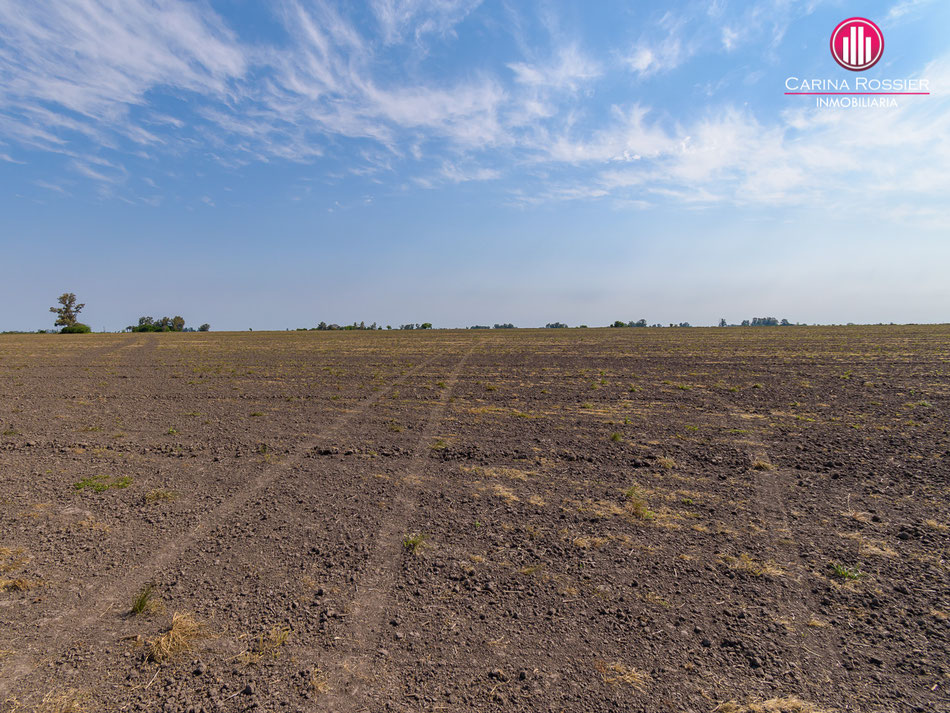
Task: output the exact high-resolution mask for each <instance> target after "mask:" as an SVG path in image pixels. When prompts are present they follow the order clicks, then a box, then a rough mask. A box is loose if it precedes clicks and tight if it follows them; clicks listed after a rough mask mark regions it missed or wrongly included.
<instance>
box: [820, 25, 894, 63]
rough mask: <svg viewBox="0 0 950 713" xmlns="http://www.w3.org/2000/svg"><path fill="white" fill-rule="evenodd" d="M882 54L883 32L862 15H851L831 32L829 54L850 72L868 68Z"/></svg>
mask: <svg viewBox="0 0 950 713" xmlns="http://www.w3.org/2000/svg"><path fill="white" fill-rule="evenodd" d="M882 54H884V33H882V32H881V28H880V27H878V26H877V25H875V24H874V23H873V22H871V21H870V20H867V19H865V18H863V17H852V18H849V19H847V20H845V21H844V22H842V23H841V24H840V25H838V26H837V27H836V28H835V31H834V32H832V33H831V56H832V57H834V58H835V62H837V63H838V64H840V65H841V66H842V67H844V68H845V69H850V70H851V71H852V72H863V71H864V70H865V69H870V68H871V67H873V66H874V65H875V64H877V62H878V60H879V59H881V55H882Z"/></svg>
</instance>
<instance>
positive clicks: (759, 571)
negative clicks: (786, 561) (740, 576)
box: [720, 553, 785, 577]
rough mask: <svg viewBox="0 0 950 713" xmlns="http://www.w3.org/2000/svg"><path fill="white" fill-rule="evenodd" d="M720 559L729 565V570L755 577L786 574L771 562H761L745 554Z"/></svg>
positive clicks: (722, 556)
mask: <svg viewBox="0 0 950 713" xmlns="http://www.w3.org/2000/svg"><path fill="white" fill-rule="evenodd" d="M720 559H721V560H722V561H723V562H724V563H725V564H726V565H728V567H729V569H734V570H738V571H740V572H747V573H748V574H751V575H752V576H753V577H781V576H782V575H783V574H785V570H783V569H782V568H781V567H779V566H778V565H777V564H776V563H775V562H772V561H771V560H769V561H767V562H759V561H758V560H755V559H753V558H752V557H751V556H749V555H747V554H745V553H743V554H741V555H739V556H738V557H732V556H731V555H720Z"/></svg>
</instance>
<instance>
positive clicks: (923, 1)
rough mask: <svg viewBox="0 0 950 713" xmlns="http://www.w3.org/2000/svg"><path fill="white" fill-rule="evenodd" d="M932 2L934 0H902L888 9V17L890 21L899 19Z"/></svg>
mask: <svg viewBox="0 0 950 713" xmlns="http://www.w3.org/2000/svg"><path fill="white" fill-rule="evenodd" d="M932 2H933V0H902V1H901V2H898V3H895V4H894V5H892V6H891V8H890V10H888V11H887V19H888V20H889V21H894V20H899V19H900V18H902V17H904V16H905V15H909V14H911V13H913V12H916V11H917V10H919V9H920V8H922V7H924V6H925V5H930V4H931V3H932Z"/></svg>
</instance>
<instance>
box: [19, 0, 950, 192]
mask: <svg viewBox="0 0 950 713" xmlns="http://www.w3.org/2000/svg"><path fill="white" fill-rule="evenodd" d="M918 4H919V3H913V2H911V1H910V0H908V1H907V2H904V3H900V4H898V5H895V6H894V7H893V8H892V12H896V13H898V14H903V13H906V12H907V11H909V8H910V7H911V6H914V7H916V6H917V5H918ZM687 5H688V6H687V8H686V10H689V7H690V6H689V4H687ZM814 6H815V3H811V4H804V5H803V4H799V3H791V2H788V1H787V0H772V1H771V2H767V3H764V4H759V5H756V6H755V7H751V8H748V7H741V8H738V9H732V10H730V8H729V7H727V4H726V3H724V2H720V3H715V4H713V5H710V6H708V8H707V10H706V11H707V13H708V16H707V19H711V20H712V21H713V27H714V28H715V29H716V31H714V32H710V31H708V30H709V27H708V26H705V27H703V28H702V32H699V31H698V29H697V25H696V23H697V22H701V21H703V17H704V14H703V13H701V12H698V10H700V9H702V8H703V6H702V5H701V4H699V3H696V4H695V7H693V9H695V10H697V12H695V13H692V14H690V12H679V13H674V12H673V11H665V12H663V13H662V14H660V15H659V16H652V17H651V19H650V20H649V21H648V22H646V23H645V24H642V34H641V36H640V38H639V40H638V41H637V42H636V43H635V44H633V45H632V46H631V45H627V46H625V47H622V48H620V49H617V48H609V47H608V48H598V49H599V52H596V53H595V52H592V51H591V50H590V46H591V45H590V44H589V43H585V42H584V41H583V40H582V38H580V37H579V36H576V35H574V34H571V33H568V32H565V31H564V30H563V26H562V25H559V23H557V22H555V21H554V20H552V19H551V18H550V17H546V18H542V20H543V21H542V23H541V24H542V25H544V31H543V32H541V33H539V34H540V36H541V38H542V39H540V40H538V41H536V42H535V44H531V42H530V41H529V38H528V36H527V34H526V33H525V32H524V31H523V28H522V27H521V24H520V23H521V22H522V20H521V19H518V20H517V21H516V22H512V23H511V24H512V26H513V27H514V28H515V29H512V30H511V35H512V39H513V40H514V41H513V44H514V45H515V48H516V49H515V50H512V51H511V53H510V54H509V55H506V56H504V57H500V58H497V61H495V62H490V61H487V60H486V61H475V62H473V63H471V64H470V65H466V66H464V67H463V69H462V70H461V71H454V72H441V73H434V72H432V71H431V67H429V66H427V65H426V64H425V63H424V62H418V61H415V60H414V61H406V62H402V60H404V59H405V58H406V56H407V54H409V55H413V53H415V51H416V49H417V48H419V47H422V48H423V52H422V55H423V56H424V55H425V54H426V51H425V49H426V48H428V46H429V45H427V44H426V43H432V46H433V47H435V46H446V45H445V43H448V42H451V41H452V40H453V39H456V33H457V32H458V30H459V28H460V27H462V26H463V25H462V23H466V24H465V27H470V26H475V27H479V28H480V29H481V30H484V29H485V28H484V27H482V26H480V25H479V24H478V23H479V22H481V19H480V15H479V13H480V12H481V10H482V7H481V6H480V4H479V2H476V0H454V1H452V2H436V1H435V0H401V1H400V0H376V2H374V3H372V4H371V6H370V7H369V8H368V10H366V11H368V12H369V13H370V15H369V17H370V20H369V21H366V17H365V13H364V16H363V18H362V21H361V20H360V19H359V18H358V17H357V14H356V11H355V10H354V9H353V8H352V7H350V6H349V5H346V4H342V3H337V4H334V3H331V2H328V1H327V2H324V1H318V0H279V2H277V3H276V4H275V5H274V6H273V13H274V18H275V19H276V21H277V23H278V24H279V26H280V27H281V29H282V31H283V35H282V36H281V37H280V38H279V40H278V39H273V38H272V40H270V41H257V42H255V43H250V42H248V41H246V40H244V39H242V38H241V36H240V35H239V33H238V32H237V31H235V30H234V29H232V28H231V27H230V26H229V25H228V24H227V22H226V21H225V20H224V19H223V18H222V17H220V16H219V15H218V14H216V13H215V12H214V10H213V9H212V8H211V6H210V5H206V4H193V3H186V2H184V1H183V0H124V1H123V2H118V1H117V0H56V1H55V2H54V0H34V1H33V2H27V1H26V0H0V78H2V79H3V81H2V82H0V137H3V138H4V139H5V140H6V141H7V142H8V145H9V146H11V147H13V146H17V145H18V146H24V147H28V148H32V149H41V150H45V151H50V152H54V153H57V154H61V155H62V156H63V158H64V162H65V165H66V166H67V167H68V168H69V170H71V171H72V172H73V173H74V174H75V175H77V176H81V177H83V178H84V179H88V180H91V181H94V182H97V183H99V184H101V185H102V186H104V187H105V189H107V190H112V191H114V190H116V187H117V186H121V185H122V184H124V183H125V182H127V181H128V179H129V176H130V175H132V174H130V170H129V169H128V168H127V160H130V157H132V156H143V155H145V156H149V157H152V156H162V155H166V154H183V153H186V152H189V151H191V152H195V151H200V152H203V155H205V156H207V157H210V158H211V159H212V160H215V161H217V162H218V163H220V164H221V165H223V166H226V167H231V168H237V167H240V166H245V165H247V164H251V163H263V162H272V161H293V162H306V163H312V162H318V161H322V160H327V159H328V158H330V157H333V156H334V155H339V154H340V153H343V152H345V154H346V156H347V158H348V165H347V166H346V167H345V168H344V169H342V170H340V173H341V174H346V175H350V176H360V177H362V178H364V179H365V180H367V181H374V182H381V181H382V180H383V177H385V176H390V177H392V178H393V182H396V183H398V184H400V185H404V184H405V183H406V181H407V180H408V181H412V180H414V179H417V180H415V182H416V184H418V185H428V186H435V185H443V186H444V185H450V184H460V183H466V182H471V181H500V180H501V179H504V178H505V177H506V176H508V175H517V176H523V177H524V178H525V179H526V180H525V181H523V182H522V185H519V187H518V188H517V200H518V201H521V202H530V200H533V199H532V198H530V195H529V193H530V191H529V186H530V185H531V184H532V183H534V185H535V186H536V188H535V190H534V192H533V196H534V199H537V200H555V201H556V200H603V199H613V200H616V201H622V202H624V203H625V204H628V205H635V206H638V207H642V206H643V205H646V204H647V203H649V202H652V201H659V200H671V201H677V202H680V203H684V204H688V205H691V206H697V205H709V204H713V203H716V202H730V203H735V204H743V205H746V204H767V205H789V204H800V203H804V202H807V201H808V200H810V199H814V198H816V197H819V196H823V195H824V196H827V195H829V194H833V193H834V191H835V189H836V188H838V187H840V188H841V195H848V194H849V192H850V191H852V190H858V189H857V188H854V187H855V186H859V187H860V190H862V191H865V192H873V193H874V194H876V195H889V196H890V195H893V194H895V192H899V191H898V188H897V187H898V186H909V185H913V186H917V187H919V190H921V191H924V192H925V193H926V194H927V195H934V193H933V192H934V190H948V191H950V184H948V182H947V180H946V179H945V178H944V177H943V175H942V173H941V171H940V170H939V169H937V168H934V165H935V164H934V161H935V160H936V159H937V158H940V157H944V158H946V159H947V160H948V161H950V155H948V154H947V149H946V144H945V143H943V142H942V141H938V142H937V145H934V141H933V137H934V132H935V131H938V130H939V131H944V135H950V126H948V125H947V120H946V118H945V117H946V116H947V112H943V113H941V111H940V108H941V107H944V108H945V107H946V98H945V97H944V98H941V97H936V96H935V97H934V98H933V100H932V101H931V102H930V104H929V105H925V104H912V103H911V102H907V103H906V106H902V107H901V108H900V109H899V110H894V111H890V112H886V113H880V114H875V115H874V117H873V119H872V120H870V121H868V122H865V123H863V124H862V125H861V128H860V129H859V130H857V131H855V130H853V129H850V128H848V127H849V123H848V122H847V121H846V120H845V119H844V118H839V117H837V115H836V114H834V113H833V112H832V113H829V114H827V115H825V114H818V113H814V112H811V113H809V112H803V111H798V112H792V111H786V112H783V113H780V114H777V115H776V114H773V115H771V116H768V117H762V116H757V115H756V113H755V111H754V110H752V109H750V108H747V107H745V108H741V109H738V108H735V106H736V104H735V103H734V102H725V101H723V102H718V103H717V102H711V103H708V104H706V105H704V106H703V108H702V109H703V110H702V112H699V111H696V110H693V111H691V112H690V113H688V114H682V115H679V116H673V115H671V114H670V113H669V112H668V111H667V110H665V109H664V108H663V107H662V106H661V105H660V102H661V99H660V98H658V97H655V96H652V95H650V94H647V93H643V92H641V91H640V90H639V88H637V89H636V91H634V92H632V93H631V92H628V93H627V94H628V96H629V97H630V98H628V99H627V100H626V101H600V102H599V103H596V102H594V101H592V97H595V96H596V94H597V92H598V91H600V89H601V88H602V87H603V86H604V85H605V84H607V85H609V84H610V82H611V81H614V82H615V81H616V80H617V78H618V77H622V78H623V79H625V80H626V81H628V82H629V78H630V72H631V71H632V72H633V73H634V74H636V75H637V76H638V77H640V78H642V79H644V80H646V79H649V78H656V77H660V76H663V77H664V80H665V79H666V75H670V74H671V73H673V72H675V71H676V70H677V69H679V68H680V67H682V66H683V65H685V64H687V63H689V62H692V61H694V60H695V58H696V56H698V55H699V54H702V53H713V52H719V53H722V52H727V51H728V52H737V51H740V50H741V48H742V47H743V45H745V44H748V43H750V42H752V41H753V40H754V39H755V38H757V37H758V38H760V39H761V38H766V39H764V40H762V41H763V42H766V44H767V46H772V45H774V44H775V43H780V42H781V38H782V32H779V31H778V30H777V29H776V28H780V27H782V25H783V23H787V22H789V21H790V20H791V19H793V18H795V17H799V16H801V15H802V14H807V13H809V12H811V11H812V10H813V9H814ZM737 7H738V6H737ZM905 7H906V8H907V9H902V8H905ZM681 10H682V8H681ZM509 11H510V12H511V13H514V12H515V11H514V10H513V9H510V8H509ZM690 18H693V19H690ZM695 18H699V19H698V20H697V19H695ZM522 19H523V18H522ZM527 23H528V20H527V19H524V24H527ZM552 28H553V29H552ZM723 28H725V29H723ZM486 31H487V30H486ZM493 31H496V32H497V31H498V29H497V27H496V28H495V29H494V30H493ZM440 43H441V44H440ZM539 45H540V46H539ZM757 52H758V50H757ZM413 56H415V55H413ZM396 63H398V64H396ZM394 66H398V67H399V69H400V71H398V72H394V71H393V67H394ZM927 71H928V72H930V73H931V74H932V75H934V76H950V73H948V72H947V71H946V68H945V67H943V65H939V66H938V65H934V66H932V67H930V68H928V69H927ZM637 84H638V85H639V84H642V85H647V84H650V82H646V81H644V82H640V83H637ZM928 107H929V108H928ZM855 136H861V137H862V141H864V142H865V144H864V145H873V146H875V147H876V150H877V151H879V152H880V153H879V155H881V156H883V157H886V158H887V160H883V161H880V162H877V163H876V164H875V165H874V166H873V167H872V168H871V169H869V170H865V171H864V173H863V174H862V175H861V176H859V177H856V176H855V175H854V174H853V172H854V171H855V170H857V169H856V167H855V164H854V159H853V156H854V155H855V154H857V153H860V152H859V149H860V146H859V144H857V143H855ZM4 148H5V149H6V147H4ZM13 156H15V153H14V152H13V149H12V148H10V149H9V150H5V152H4V153H0V160H4V161H14V160H15V159H14V158H13ZM143 160H144V159H143ZM148 160H152V159H148ZM928 167H929V168H928ZM400 172H401V173H404V174H405V173H408V174H409V175H408V176H406V175H397V174H399V173H400ZM895 175H901V176H903V177H904V179H903V180H902V181H899V182H898V181H894V180H893V177H894V176H895ZM46 187H47V188H48V186H46ZM50 190H53V189H50ZM149 200H153V201H156V202H157V198H154V197H152V198H150V199H149Z"/></svg>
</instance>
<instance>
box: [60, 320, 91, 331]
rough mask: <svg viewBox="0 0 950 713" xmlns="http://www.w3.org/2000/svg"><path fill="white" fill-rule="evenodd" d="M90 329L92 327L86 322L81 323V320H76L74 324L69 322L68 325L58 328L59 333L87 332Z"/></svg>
mask: <svg viewBox="0 0 950 713" xmlns="http://www.w3.org/2000/svg"><path fill="white" fill-rule="evenodd" d="M91 331H92V328H91V327H90V326H89V325H88V324H82V323H81V322H76V324H70V325H69V326H68V327H63V328H62V329H61V330H59V333H60V334H89V333H90V332H91Z"/></svg>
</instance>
